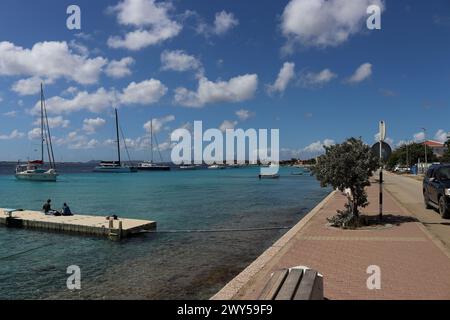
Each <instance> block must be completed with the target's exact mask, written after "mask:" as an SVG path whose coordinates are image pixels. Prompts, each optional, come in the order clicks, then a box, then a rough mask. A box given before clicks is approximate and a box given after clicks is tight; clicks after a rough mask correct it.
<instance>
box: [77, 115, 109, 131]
mask: <svg viewBox="0 0 450 320" xmlns="http://www.w3.org/2000/svg"><path fill="white" fill-rule="evenodd" d="M105 124H106V121H105V119H102V118H99V117H97V118H95V119H84V120H83V131H85V132H86V133H87V134H94V133H95V132H96V131H97V129H98V128H101V127H103V126H104V125H105Z"/></svg>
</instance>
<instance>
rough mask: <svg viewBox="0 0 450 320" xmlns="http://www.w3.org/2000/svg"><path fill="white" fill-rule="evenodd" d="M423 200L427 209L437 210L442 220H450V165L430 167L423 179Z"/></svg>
mask: <svg viewBox="0 0 450 320" xmlns="http://www.w3.org/2000/svg"><path fill="white" fill-rule="evenodd" d="M423 199H424V201H425V206H426V207H427V209H431V208H432V207H434V208H436V209H439V213H440V214H441V217H442V218H450V164H438V165H433V166H431V167H430V168H429V169H428V171H427V174H426V176H425V178H424V179H423Z"/></svg>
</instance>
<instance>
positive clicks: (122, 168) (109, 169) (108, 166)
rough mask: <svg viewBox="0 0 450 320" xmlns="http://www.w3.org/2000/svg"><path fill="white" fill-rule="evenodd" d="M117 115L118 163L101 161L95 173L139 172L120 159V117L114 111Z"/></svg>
mask: <svg viewBox="0 0 450 320" xmlns="http://www.w3.org/2000/svg"><path fill="white" fill-rule="evenodd" d="M114 111H115V115H116V139H117V141H116V142H117V159H118V160H117V161H101V162H100V164H99V165H98V166H96V167H95V168H94V172H101V173H130V172H137V168H136V167H134V166H127V165H125V164H123V163H122V161H121V158H120V135H119V116H118V114H117V109H114Z"/></svg>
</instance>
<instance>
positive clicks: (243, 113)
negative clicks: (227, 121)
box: [236, 109, 255, 121]
mask: <svg viewBox="0 0 450 320" xmlns="http://www.w3.org/2000/svg"><path fill="white" fill-rule="evenodd" d="M254 115H255V113H254V112H251V111H249V110H245V109H240V110H238V111H236V116H237V117H238V118H239V120H241V121H246V120H248V119H249V118H251V117H253V116H254Z"/></svg>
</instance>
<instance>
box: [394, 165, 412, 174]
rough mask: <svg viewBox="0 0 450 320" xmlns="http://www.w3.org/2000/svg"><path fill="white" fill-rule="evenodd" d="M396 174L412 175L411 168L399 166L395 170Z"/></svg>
mask: <svg viewBox="0 0 450 320" xmlns="http://www.w3.org/2000/svg"><path fill="white" fill-rule="evenodd" d="M394 172H396V173H410V172H411V168H410V167H406V166H400V165H397V166H395V168H394Z"/></svg>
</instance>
